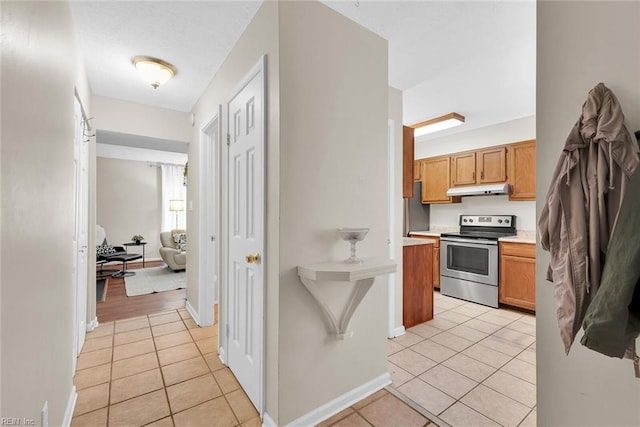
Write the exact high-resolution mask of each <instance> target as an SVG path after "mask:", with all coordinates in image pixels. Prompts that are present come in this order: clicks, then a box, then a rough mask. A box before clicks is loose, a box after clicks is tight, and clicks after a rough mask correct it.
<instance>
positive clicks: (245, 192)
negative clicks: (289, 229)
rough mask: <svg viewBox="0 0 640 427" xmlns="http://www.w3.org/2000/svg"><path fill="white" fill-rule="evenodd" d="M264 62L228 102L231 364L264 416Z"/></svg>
mask: <svg viewBox="0 0 640 427" xmlns="http://www.w3.org/2000/svg"><path fill="white" fill-rule="evenodd" d="M263 64H264V57H263V59H262V60H261V61H260V63H259V64H258V65H257V66H256V67H255V68H254V69H253V70H252V72H251V73H249V75H248V77H247V78H246V79H245V80H244V83H243V84H242V85H241V86H240V89H239V90H238V91H237V92H236V94H235V95H234V96H233V97H232V98H231V100H230V101H229V102H228V104H227V106H228V120H229V123H228V127H227V129H228V132H229V134H228V136H227V138H228V139H227V140H228V144H229V167H228V174H229V175H228V185H229V193H228V194H229V200H228V214H229V215H228V247H229V250H228V269H227V302H228V304H227V307H228V315H227V326H228V335H229V336H228V347H229V349H228V358H227V363H228V365H229V368H231V370H232V371H233V373H234V374H235V376H236V377H237V378H238V381H239V382H240V384H241V385H242V388H243V389H244V390H245V392H246V393H247V395H248V396H249V399H251V401H252V402H253V404H254V406H255V407H256V408H257V409H258V411H259V412H260V413H262V378H263V376H262V373H263V358H264V355H263V352H264V344H263V335H264V332H263V330H264V318H263V313H264V303H263V294H264V292H263V265H264V264H263V262H264V259H261V258H263V257H264V252H263V247H264V231H263V228H264V145H265V137H264V114H265V111H264V110H265V109H264V65H263Z"/></svg>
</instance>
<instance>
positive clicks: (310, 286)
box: [298, 258, 396, 340]
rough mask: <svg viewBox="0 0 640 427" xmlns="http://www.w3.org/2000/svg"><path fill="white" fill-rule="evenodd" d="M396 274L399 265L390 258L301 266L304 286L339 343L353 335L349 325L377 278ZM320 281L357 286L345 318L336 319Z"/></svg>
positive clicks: (344, 313) (343, 316) (300, 274)
mask: <svg viewBox="0 0 640 427" xmlns="http://www.w3.org/2000/svg"><path fill="white" fill-rule="evenodd" d="M395 271H396V263H395V262H394V261H393V260H390V259H387V258H365V259H364V261H363V262H362V263H360V264H347V263H345V262H344V261H334V262H324V263H318V264H307V265H300V266H298V276H300V280H301V281H302V284H303V285H304V286H305V287H306V288H307V290H308V291H309V292H310V293H311V295H313V297H314V298H315V300H316V301H317V302H318V304H319V305H320V307H321V308H322V310H323V312H324V313H325V315H326V316H327V319H328V320H329V322H330V323H331V326H332V328H333V330H334V332H335V334H336V337H337V338H338V339H340V340H343V339H345V338H346V337H347V336H351V333H350V332H348V331H347V328H348V327H349V322H350V321H351V317H352V316H353V313H355V311H356V309H357V308H358V305H360V302H361V301H362V299H363V298H364V296H365V295H366V294H367V292H368V291H369V289H371V285H373V281H374V280H375V278H376V276H383V275H386V274H391V273H394V272H395ZM321 282H348V283H355V289H354V291H353V292H351V293H350V296H349V300H348V301H347V304H346V306H345V309H344V311H343V313H342V315H341V316H340V317H339V318H336V315H335V314H334V313H333V311H332V310H331V308H330V307H329V305H328V304H327V301H326V300H325V298H324V297H323V295H322V291H321V287H320V286H318V285H319V284H320V283H321Z"/></svg>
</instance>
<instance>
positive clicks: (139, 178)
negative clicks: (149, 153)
mask: <svg viewBox="0 0 640 427" xmlns="http://www.w3.org/2000/svg"><path fill="white" fill-rule="evenodd" d="M96 183H97V185H96V198H97V215H96V220H97V224H100V225H102V226H103V227H104V229H105V231H106V233H107V240H108V241H109V244H111V245H121V244H123V243H127V242H130V241H131V236H133V235H134V234H141V235H143V236H144V241H145V242H147V243H148V244H147V245H146V248H145V251H146V260H153V259H160V254H159V252H158V249H160V231H166V230H160V221H161V220H160V214H161V210H162V209H161V206H162V183H161V173H160V168H159V167H157V166H150V165H149V163H146V162H137V161H133V160H120V159H106V158H103V157H98V159H97V169H96ZM129 249H130V252H132V253H142V250H141V249H140V248H129Z"/></svg>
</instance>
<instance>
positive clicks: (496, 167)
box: [476, 147, 507, 184]
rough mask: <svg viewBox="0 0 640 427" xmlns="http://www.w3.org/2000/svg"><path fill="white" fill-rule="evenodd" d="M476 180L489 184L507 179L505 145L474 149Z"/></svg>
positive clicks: (479, 182)
mask: <svg viewBox="0 0 640 427" xmlns="http://www.w3.org/2000/svg"><path fill="white" fill-rule="evenodd" d="M476 159H477V165H476V175H477V176H476V182H477V183H478V184H490V183H494V182H505V181H506V180H507V150H506V147H494V148H488V149H486V150H480V151H476Z"/></svg>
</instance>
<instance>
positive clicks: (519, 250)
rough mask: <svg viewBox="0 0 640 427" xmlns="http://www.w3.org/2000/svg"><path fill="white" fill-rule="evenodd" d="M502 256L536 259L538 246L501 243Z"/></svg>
mask: <svg viewBox="0 0 640 427" xmlns="http://www.w3.org/2000/svg"><path fill="white" fill-rule="evenodd" d="M500 254H501V255H513V256H521V257H525V258H535V257H536V245H534V244H531V243H512V242H500Z"/></svg>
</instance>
